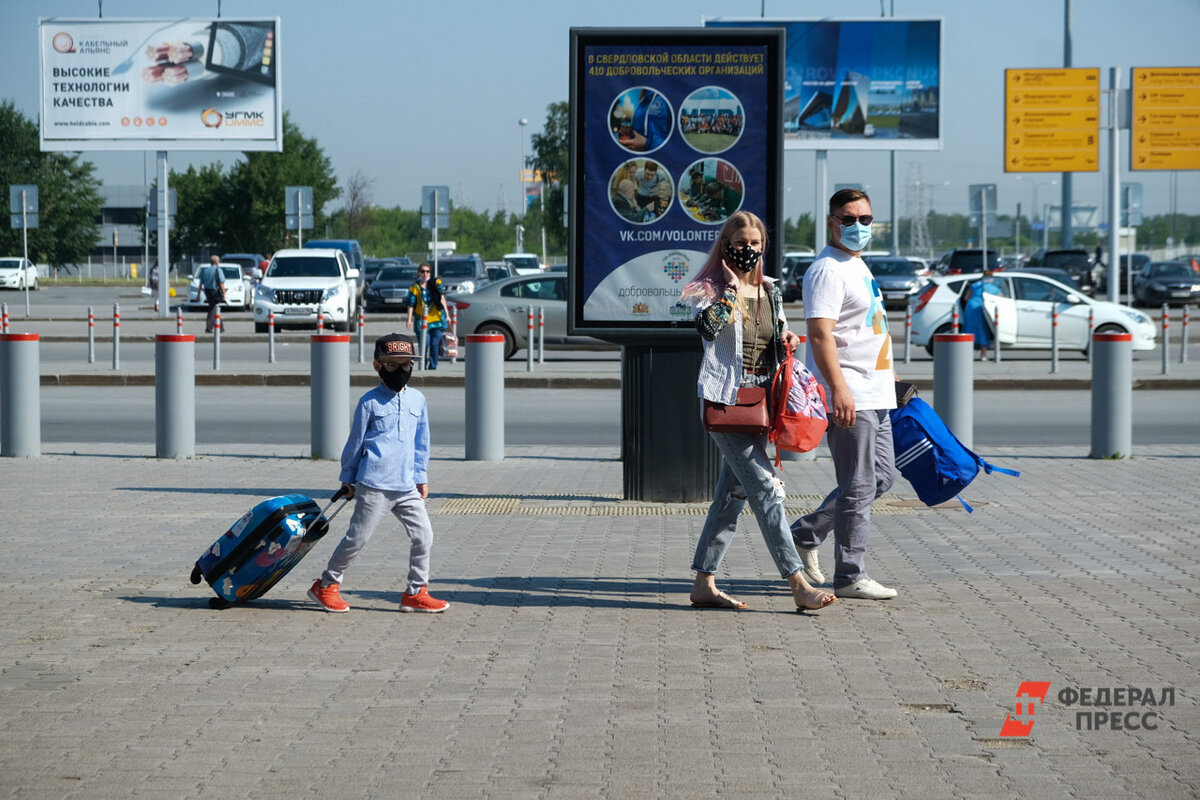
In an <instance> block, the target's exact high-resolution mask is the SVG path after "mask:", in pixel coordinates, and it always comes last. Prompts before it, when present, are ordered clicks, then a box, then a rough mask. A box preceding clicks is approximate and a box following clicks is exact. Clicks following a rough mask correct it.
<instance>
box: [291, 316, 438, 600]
mask: <svg viewBox="0 0 1200 800" xmlns="http://www.w3.org/2000/svg"><path fill="white" fill-rule="evenodd" d="M415 356H416V349H415V348H414V347H413V341H412V339H410V338H409V337H407V336H404V335H403V334H399V333H389V334H388V335H386V336H381V337H380V338H378V339H376V340H375V360H374V362H373V366H374V367H375V371H376V372H377V373H379V379H380V381H381V383H380V384H379V386H376V387H375V388H374V389H372V390H371V391H369V392H367V393H366V394H364V395H363V396H362V398H361V399H360V400H359V401H358V407H357V408H356V409H355V412H354V422H353V425H352V426H351V428H350V436H349V438H348V439H347V440H346V446H345V448H344V449H343V450H342V471H341V474H340V475H339V476H338V479H339V480H340V481H341V482H342V489H343V490H345V492H346V496H347V497H353V498H355V504H354V515H353V516H352V517H351V518H350V529H349V530H348V531H346V536H345V538H344V539H342V541H341V542H340V543H339V544H338V546H337V548H336V549H335V550H334V551H333V555H332V556H330V557H329V564H328V566H327V567H326V568H325V572H324V574H322V576H321V577H320V578H318V579H317V580H316V581H314V582H313V585H312V588H310V589H309V590H308V596H309V597H311V598H312V599H313V600H315V601H316V602H317V604H318V605H320V606H321V608H323V609H325V610H326V611H332V612H335V613H340V612H343V611H349V610H350V605H349V604H348V603H347V602H346V601H345V600H343V599H342V596H341V594H340V592H339V587H340V585H341V582H342V573H343V572H344V571H345V570H346V568H347V567H349V566H350V564H351V563H352V562H353V561H354V559H355V557H357V556H358V553H359V551H360V550H362V549H363V547H365V546H366V544H367V542H368V541H369V540H370V538H371V534H372V533H374V531H375V526H376V525H378V524H379V522H380V520H382V519H383V517H384V515H386V514H387V513H388V512H391V513H392V514H393V515H394V516H395V517H396V519H398V520H400V524H401V525H403V526H404V530H405V531H406V532H407V533H408V536H409V539H411V540H412V547H411V549H410V550H409V565H408V589H407V591H406V592H405V593H404V594H403V595H402V597H401V600H400V610H401V611H417V612H424V613H426V614H437V613H440V612H442V611H445V610H446V609H447V608H448V607H449V606H450V604H449V603H447V602H446V601H445V600H438V599H436V598H435V597H433V596H432V595H430V594H429V587H428V584H429V549H430V546H431V545H432V544H433V526H432V525H430V523H429V515H428V514H427V513H426V511H425V498H426V497H428V496H429V485H428V472H427V470H428V467H429V408H428V406H427V404H426V402H425V395H423V394H421V393H420V392H419V391H417V390H416V389H409V388H406V384H407V383H408V379H409V378H410V377H412V368H413V358H415Z"/></svg>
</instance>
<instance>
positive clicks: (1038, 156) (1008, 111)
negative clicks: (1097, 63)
mask: <svg viewBox="0 0 1200 800" xmlns="http://www.w3.org/2000/svg"><path fill="white" fill-rule="evenodd" d="M1099 169H1100V70H1099V68H1095V67H1092V68H1086V69H1008V70H1005V71H1004V171H1005V172H1096V171H1098V170H1099Z"/></svg>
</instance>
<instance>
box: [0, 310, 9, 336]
mask: <svg viewBox="0 0 1200 800" xmlns="http://www.w3.org/2000/svg"><path fill="white" fill-rule="evenodd" d="M0 320H2V321H3V322H2V323H0V328H2V329H0V333H8V303H0Z"/></svg>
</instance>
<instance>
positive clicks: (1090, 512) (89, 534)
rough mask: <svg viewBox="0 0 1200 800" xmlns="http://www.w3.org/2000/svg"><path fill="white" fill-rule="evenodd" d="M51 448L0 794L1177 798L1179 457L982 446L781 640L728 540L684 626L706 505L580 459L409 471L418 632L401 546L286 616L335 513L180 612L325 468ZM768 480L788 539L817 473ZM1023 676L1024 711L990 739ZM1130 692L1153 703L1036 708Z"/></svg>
mask: <svg viewBox="0 0 1200 800" xmlns="http://www.w3.org/2000/svg"><path fill="white" fill-rule="evenodd" d="M46 450H47V452H45V454H44V455H43V456H42V457H41V458H38V459H31V460H12V459H4V460H3V461H2V462H0V478H2V480H0V486H2V487H3V489H0V498H2V500H0V502H2V505H0V508H3V509H4V512H5V513H4V518H5V520H6V523H7V525H6V528H7V530H6V532H5V536H4V548H3V550H4V558H3V560H2V561H0V564H2V566H0V577H2V579H3V582H4V585H6V586H8V587H9V592H10V594H9V599H8V600H7V601H6V603H5V604H4V607H3V610H2V611H0V637H2V639H3V641H4V642H5V645H4V651H3V653H4V654H3V657H2V660H0V711H2V712H3V717H4V720H5V723H6V724H5V732H4V734H3V738H2V741H3V744H2V745H0V775H3V780H2V781H0V797H3V798H55V799H57V798H80V799H84V798H86V799H87V800H91V799H92V798H107V797H121V798H125V797H146V798H205V797H222V798H224V797H229V796H235V797H255V798H285V797H286V798H308V797H311V798H317V797H322V798H364V797H368V798H546V799H547V800H549V799H551V798H674V797H687V798H718V797H719V798H733V797H736V798H780V797H785V796H802V797H812V798H821V797H830V798H860V797H878V798H892V797H912V798H932V799H935V800H936V799H937V798H980V799H981V800H982V798H987V799H988V800H995V798H1031V799H1032V798H1046V797H1066V796H1069V797H1080V798H1084V797H1086V798H1109V797H1111V798H1117V797H1144V798H1190V797H1195V796H1197V795H1198V794H1200V706H1198V703H1197V695H1198V693H1200V680H1198V679H1197V663H1198V661H1200V622H1198V619H1200V599H1198V598H1197V592H1196V586H1197V579H1198V578H1200V555H1198V554H1200V548H1197V539H1198V536H1200V525H1198V523H1197V522H1196V514H1195V487H1196V486H1197V485H1198V484H1200V447H1191V446H1186V447H1185V446H1160V447H1151V448H1145V450H1146V452H1141V451H1139V452H1140V454H1139V456H1138V457H1137V458H1134V459H1130V460H1127V461H1093V460H1088V459H1081V458H1078V457H1077V448H1054V447H1011V448H999V449H995V450H991V451H988V452H987V453H985V455H986V456H987V457H988V458H989V459H990V460H992V461H993V462H994V463H996V464H999V465H1002V466H1009V467H1014V468H1016V469H1019V470H1020V471H1021V472H1022V477H1020V478H1015V479H1014V478H1009V477H1005V476H990V477H980V478H979V479H978V480H977V481H976V483H975V484H973V485H972V486H971V487H970V488H969V490H968V492H967V497H968V499H969V500H970V501H971V502H972V504H973V505H974V506H975V509H976V511H975V513H974V514H972V515H967V514H966V513H965V512H964V511H962V510H961V508H959V507H956V506H954V505H949V506H946V507H940V508H936V509H926V508H924V507H923V506H920V505H919V503H916V502H915V496H914V495H913V494H912V492H911V490H908V489H907V487H905V486H901V485H899V484H898V485H897V487H896V488H895V489H894V490H893V493H892V494H889V495H888V496H886V497H885V498H883V499H882V500H881V501H880V502H879V503H878V504H877V506H876V516H875V522H876V525H875V529H876V530H875V534H874V539H873V541H872V544H871V548H870V555H869V564H870V569H871V574H872V575H873V576H874V577H875V578H877V579H878V580H880V581H881V582H883V583H885V584H888V585H892V586H895V587H897V588H898V589H899V590H900V596H899V597H898V598H897V599H896V600H893V601H889V602H870V601H850V600H843V601H840V602H838V603H836V604H835V605H833V606H832V607H830V608H828V609H825V610H823V611H821V612H819V613H812V614H797V613H796V612H795V610H794V606H793V604H792V602H791V598H790V595H789V594H788V592H787V591H786V585H785V584H784V582H783V581H781V580H780V579H779V577H778V575H777V574H775V572H774V567H773V564H772V562H771V559H770V557H769V556H768V554H767V552H766V549H765V547H764V545H763V542H762V539H761V537H760V535H759V534H758V532H757V529H756V528H755V526H754V524H753V518H752V517H750V516H746V517H745V518H744V521H743V524H742V527H741V531H740V533H739V536H738V538H737V540H736V542H735V544H734V546H733V548H732V549H731V551H730V553H729V557H728V559H727V561H726V563H725V565H724V567H723V572H722V574H721V575H720V576H719V581H720V585H721V586H722V588H724V589H726V590H728V591H729V592H731V593H733V594H735V595H737V596H739V597H741V598H743V599H745V600H747V601H748V602H749V603H750V606H751V608H750V610H748V611H744V612H730V611H697V610H693V609H692V608H690V606H689V605H688V603H687V592H688V588H689V584H690V580H691V573H690V572H689V570H688V565H689V564H690V561H691V552H692V548H693V547H694V545H695V541H696V539H697V536H698V534H699V530H700V527H701V525H702V524H703V513H704V506H703V505H688V504H679V505H671V504H654V503H626V502H624V501H622V500H621V499H619V497H620V491H621V488H620V487H621V464H620V462H619V460H618V453H617V452H616V451H615V450H613V449H611V448H575V449H570V450H567V449H565V448H556V447H510V448H508V450H507V457H506V458H505V460H504V461H503V462H468V461H465V460H463V452H462V450H461V448H459V449H455V448H438V447H436V445H435V450H434V461H433V464H432V468H431V489H432V492H433V495H432V497H431V499H430V504H429V505H430V509H431V513H432V519H433V522H434V528H435V531H436V540H435V546H434V553H433V583H432V589H433V591H434V593H435V594H437V595H438V596H443V597H445V598H446V599H448V600H450V601H451V603H452V605H451V607H450V609H449V610H448V611H447V612H446V613H445V614H442V615H419V614H400V613H396V612H397V610H398V605H399V604H398V596H397V594H396V593H397V592H398V591H399V590H400V589H401V588H402V584H403V577H404V575H405V573H406V567H407V565H406V557H407V540H406V539H405V537H403V535H401V534H400V533H399V532H398V530H397V529H390V530H388V529H382V530H381V531H380V532H379V533H378V535H377V536H376V537H375V538H374V539H373V540H372V542H371V544H370V546H369V547H368V548H367V550H366V551H365V552H364V553H363V555H362V556H361V558H360V559H359V561H358V562H357V563H356V564H355V565H354V566H353V567H352V568H351V570H350V571H349V572H348V574H347V582H346V584H345V597H346V598H347V600H348V601H349V602H350V603H351V605H352V606H353V609H352V610H351V612H350V613H348V614H338V615H334V614H326V613H323V612H321V611H319V610H318V609H317V608H316V607H315V606H314V605H313V604H312V603H310V602H309V601H308V600H307V599H306V597H305V591H306V589H307V586H308V584H309V583H310V582H311V581H312V580H313V578H314V577H315V576H316V575H317V574H319V572H320V570H321V568H322V566H323V564H324V561H325V559H326V558H327V557H328V556H329V553H330V552H331V551H332V549H333V546H334V544H335V543H336V540H337V538H338V536H340V534H341V533H343V532H344V531H345V525H346V521H347V515H343V516H341V517H339V518H338V519H337V520H335V521H334V523H333V531H332V532H331V534H330V535H329V536H328V537H327V538H326V539H325V540H323V541H321V542H320V543H319V544H318V545H317V546H316V548H315V549H314V550H313V552H312V553H311V554H310V555H309V556H308V558H307V560H306V561H305V562H303V563H302V564H301V565H300V566H299V567H298V568H297V569H296V570H295V571H294V572H292V573H291V574H290V575H289V576H287V577H286V578H285V579H284V580H283V581H281V583H280V584H279V585H277V586H276V587H275V588H274V589H273V590H272V591H271V592H270V593H269V594H268V595H267V596H266V597H264V598H263V599H262V600H260V601H257V602H255V603H254V604H252V605H249V606H237V607H233V608H230V609H227V610H224V611H214V610H211V609H210V608H209V607H208V606H207V598H208V596H209V595H208V592H207V587H205V586H204V585H203V584H202V585H200V586H193V585H191V584H190V583H189V581H188V575H189V572H190V570H191V566H192V563H193V561H194V560H195V558H196V557H197V556H198V555H199V554H200V552H201V550H203V549H204V548H205V547H206V546H207V545H208V544H209V543H210V542H211V541H212V540H213V539H214V538H215V537H216V536H217V535H219V534H220V533H221V532H222V531H223V530H224V529H225V528H226V527H227V526H228V525H230V524H231V523H232V522H233V521H234V520H236V519H237V518H238V517H239V516H240V515H241V514H242V513H243V512H244V511H245V510H246V509H248V508H249V507H250V506H252V505H253V504H254V503H256V502H258V501H260V500H262V499H265V498H266V497H270V496H272V495H275V494H282V493H288V492H294V491H300V492H303V493H306V494H310V495H312V496H315V497H319V498H325V497H328V496H329V494H330V492H331V490H332V489H333V487H334V481H335V479H336V467H335V466H334V465H333V464H332V463H330V462H327V461H314V460H311V459H308V458H296V457H294V453H293V454H287V453H284V452H282V451H281V452H279V453H272V452H270V449H269V448H267V449H266V450H265V451H264V448H262V447H260V446H257V445H245V446H234V447H229V446H224V447H222V448H220V449H219V450H215V449H213V450H207V451H203V452H202V453H201V454H200V455H198V456H197V457H195V458H192V459H187V460H180V461H165V460H163V461H160V460H157V459H154V458H153V457H152V455H153V448H151V447H139V446H133V445H117V444H92V445H78V446H62V445H53V446H50V447H48V448H46ZM819 452H820V451H819ZM785 479H786V481H787V485H788V491H789V499H788V505H789V506H790V507H792V509H793V513H799V512H800V511H801V510H803V509H804V508H806V507H811V506H812V505H813V504H815V502H816V498H818V497H819V496H820V495H821V493H822V492H823V491H824V490H826V489H827V488H829V487H830V486H831V485H832V482H833V477H832V468H831V464H830V462H829V460H828V458H826V457H824V454H823V453H821V454H820V456H819V457H818V459H817V460H816V461H810V462H788V463H786V464H785ZM821 556H822V558H823V560H824V561H825V563H826V564H827V565H829V564H830V562H831V561H832V543H831V542H830V543H827V545H826V546H824V547H823V548H822V551H821ZM1022 681H1049V682H1050V686H1049V691H1048V693H1047V695H1046V699H1045V702H1044V703H1043V704H1041V706H1040V707H1038V708H1037V709H1036V714H1035V716H1034V720H1035V721H1034V724H1033V728H1032V731H1031V733H1030V735H1028V736H1027V737H1001V736H1000V729H1001V725H1002V724H1003V722H1004V720H1005V718H1006V715H1007V714H1014V715H1015V714H1017V713H1018V712H1017V710H1016V709H1015V701H1016V695H1017V692H1018V687H1019V686H1020V684H1021V682H1022ZM1126 687H1134V688H1136V689H1138V690H1139V692H1138V694H1139V697H1140V696H1141V695H1142V691H1143V690H1146V691H1150V690H1152V691H1153V692H1154V698H1155V702H1156V704H1155V705H1146V704H1145V700H1144V699H1139V700H1138V702H1136V703H1135V704H1132V705H1130V704H1129V695H1128V694H1126V693H1125V692H1124V691H1122V694H1121V695H1120V697H1121V699H1122V702H1123V703H1124V705H1122V706H1121V707H1120V708H1117V707H1112V706H1104V707H1101V706H1093V705H1088V706H1081V705H1080V704H1079V703H1076V704H1074V705H1070V706H1068V705H1067V704H1066V703H1065V702H1064V699H1072V698H1070V696H1069V693H1070V692H1073V691H1078V690H1083V689H1090V690H1091V692H1090V697H1091V699H1092V700H1096V699H1099V692H1104V699H1105V700H1109V701H1110V702H1111V700H1112V699H1113V698H1115V697H1117V695H1114V694H1113V693H1112V691H1111V690H1113V689H1117V688H1120V689H1122V690H1125V689H1126ZM1166 690H1173V695H1164V691H1166ZM1064 693H1066V694H1064ZM1079 711H1086V712H1089V714H1090V713H1091V712H1101V713H1105V714H1106V717H1105V719H1106V720H1107V719H1108V718H1109V717H1108V716H1107V715H1109V714H1113V715H1115V714H1117V713H1118V712H1120V720H1121V729H1120V730H1115V729H1113V728H1112V727H1111V724H1110V723H1108V722H1105V724H1103V725H1102V726H1100V727H1101V729H1099V730H1087V729H1084V730H1081V729H1079V727H1078V722H1079V721H1080V718H1079V717H1077V712H1079ZM1022 718H1025V717H1024V716H1022ZM1089 719H1091V717H1089ZM1127 722H1136V723H1137V724H1138V727H1137V729H1134V730H1131V729H1128V728H1127V727H1126V723H1127Z"/></svg>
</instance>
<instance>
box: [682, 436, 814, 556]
mask: <svg viewBox="0 0 1200 800" xmlns="http://www.w3.org/2000/svg"><path fill="white" fill-rule="evenodd" d="M709 435H710V436H712V438H713V441H714V442H716V444H717V447H718V448H719V449H720V451H721V455H722V456H724V459H723V461H722V464H721V472H720V474H718V476H717V487H716V489H715V490H714V491H713V502H712V505H711V506H709V509H708V517H707V519H705V520H704V529H703V530H702V531H701V533H700V541H699V542H697V543H696V555H695V558H693V559H692V569H694V570H695V571H697V572H705V573H709V574H712V573H715V572H716V571H717V568H718V567H720V566H721V559H723V558H724V557H725V551H726V550H728V549H729V545H730V543H731V542H732V541H733V536H734V534H735V533H737V523H738V517H739V516H741V513H742V509H744V508H745V507H746V503H747V501H748V502H749V503H750V509H751V510H752V511H753V512H754V518H755V519H756V520H758V529H759V530H760V531H762V535H763V540H764V541H766V543H767V550H769V551H770V553H771V558H773V559H774V560H775V566H776V567H778V568H779V575H780V576H781V577H784V578H786V577H788V576H789V575H791V574H793V573H795V572H796V571H797V570H799V569H800V568H801V567H803V566H804V564H803V562H801V561H800V554H799V553H798V552H797V551H796V543H795V542H794V541H792V531H791V528H790V527H789V526H788V520H787V512H786V511H785V510H784V507H783V501H784V498H785V496H786V495H785V493H784V488H783V483H782V482H781V481H779V480H778V479H777V478H776V476H775V469H774V467H773V466H772V464H771V459H770V458H769V457H768V456H767V436H766V434H763V435H761V436H744V435H742V434H738V433H710V434H709Z"/></svg>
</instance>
